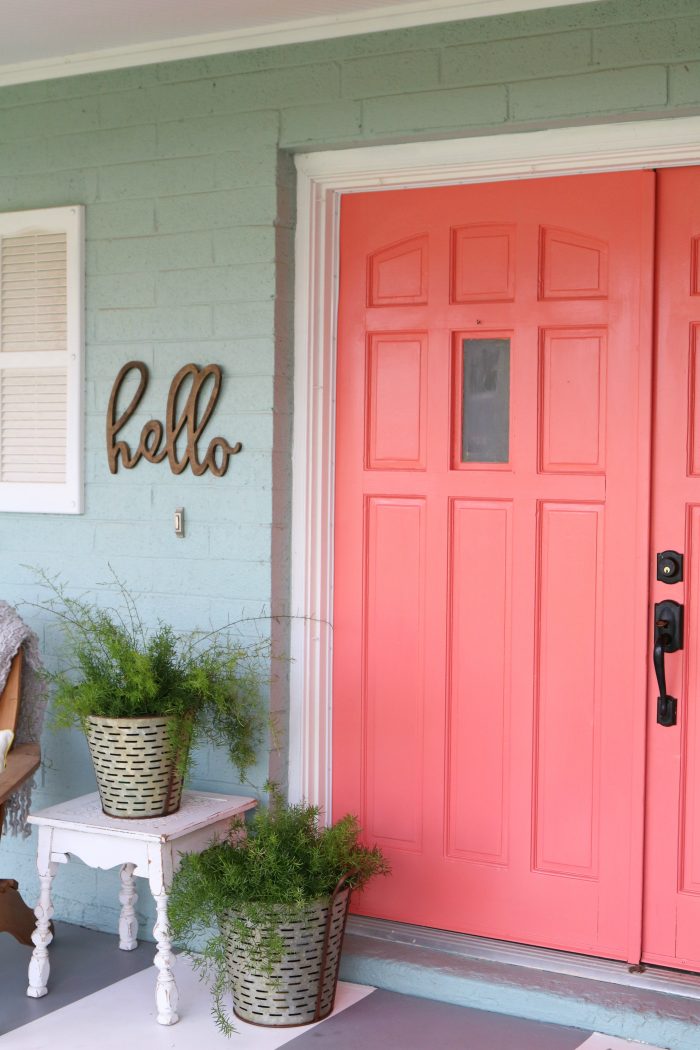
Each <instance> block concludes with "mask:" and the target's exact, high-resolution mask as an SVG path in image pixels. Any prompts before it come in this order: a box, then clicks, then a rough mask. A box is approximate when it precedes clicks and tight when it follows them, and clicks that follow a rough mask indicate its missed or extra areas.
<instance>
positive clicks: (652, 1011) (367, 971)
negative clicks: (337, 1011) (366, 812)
mask: <svg viewBox="0 0 700 1050" xmlns="http://www.w3.org/2000/svg"><path fill="white" fill-rule="evenodd" d="M340 974H341V977H342V978H343V979H344V980H346V981H354V982H358V983H360V984H370V985H375V986H376V987H378V988H386V989H388V990H390V991H395V992H404V993H406V994H409V995H419V996H423V997H425V998H427V999H435V1000H439V1001H442V1002H447V1003H456V1004H457V1005H460V1006H472V1007H476V1008H478V1009H481V1010H491V1011H494V1012H495V1013H501V1014H508V1015H510V1016H514V1017H525V1018H529V1019H531V1020H536V1021H550V1022H553V1023H555V1024H560V1025H570V1026H572V1027H574V1028H583V1029H588V1030H589V1031H590V1030H593V1031H596V1032H603V1033H605V1034H607V1035H612V1036H617V1037H620V1038H623V1039H631V1040H636V1041H638V1042H643V1043H649V1044H651V1045H652V1046H656V1047H667V1048H669V1050H700V977H698V976H697V975H695V974H684V973H677V972H676V971H669V970H662V969H658V968H656V967H646V968H644V969H643V970H642V971H641V972H631V971H630V968H629V967H628V966H627V965H626V964H624V963H617V962H610V961H608V960H599V959H589V958H587V957H584V956H579V955H572V954H569V953H566V952H553V951H546V950H544V949H539V948H528V947H527V946H523V945H508V944H504V943H503V942H499V941H489V940H485V939H482V938H476V937H466V936H462V935H459V934H453V933H445V932H442V931H439V930H427V929H425V928H424V927H418V926H407V925H404V924H401V923H391V922H384V921H382V920H379V919H366V918H361V917H358V916H351V917H350V919H349V920H348V926H347V931H346V936H345V945H344V949H343V957H342V962H341V969H340Z"/></svg>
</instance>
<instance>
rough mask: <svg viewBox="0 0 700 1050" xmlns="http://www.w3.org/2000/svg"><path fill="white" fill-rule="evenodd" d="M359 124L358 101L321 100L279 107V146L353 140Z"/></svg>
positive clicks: (360, 119)
mask: <svg viewBox="0 0 700 1050" xmlns="http://www.w3.org/2000/svg"><path fill="white" fill-rule="evenodd" d="M361 126H362V107H361V106H360V103H359V102H347V101H345V102H322V103H320V104H319V105H316V106H311V105H306V106H292V107H290V108H286V107H285V108H284V109H283V110H282V128H281V132H280V145H281V146H295V145H301V144H304V143H308V142H318V143H324V145H325V144H329V143H333V142H340V141H342V140H343V139H348V138H349V139H353V140H354V139H356V138H357V137H358V135H359V132H360V128H361Z"/></svg>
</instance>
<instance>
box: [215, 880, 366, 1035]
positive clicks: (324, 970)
mask: <svg viewBox="0 0 700 1050" xmlns="http://www.w3.org/2000/svg"><path fill="white" fill-rule="evenodd" d="M344 882H345V879H343V884H344ZM349 899H350V890H349V889H348V888H347V887H346V888H344V889H343V888H341V886H339V887H338V888H337V889H336V891H335V893H333V894H332V895H331V896H330V897H323V898H321V899H319V900H316V901H312V902H311V903H310V904H305V905H303V906H302V907H301V908H300V909H299V912H298V914H295V915H294V917H290V915H289V914H288V912H289V909H288V908H285V909H282V908H281V906H274V905H271V906H269V909H267V916H268V917H267V919H266V920H265V922H264V923H259V922H258V923H252V922H251V920H250V919H249V918H247V917H246V916H245V915H244V914H243V913H241V912H237V911H236V910H235V909H232V910H231V911H229V912H227V913H225V914H224V915H222V917H221V920H220V927H221V932H222V935H223V940H224V944H225V951H226V963H227V968H228V978H229V984H230V990H231V995H232V999H233V1012H234V1013H235V1015H236V1017H238V1018H240V1020H241V1021H247V1022H248V1023H249V1024H255V1025H264V1026H269V1027H276V1028H289V1027H292V1026H296V1025H305V1024H313V1023H314V1022H315V1021H322V1020H323V1019H324V1017H327V1016H328V1015H329V1014H330V1012H331V1011H332V1009H333V1005H334V1003H335V993H336V988H337V985H338V968H339V966H340V952H341V948H342V946H343V935H344V933H345V921H346V918H347V912H348V902H349ZM270 937H272V938H274V939H275V941H276V942H277V944H278V946H279V947H278V950H277V951H276V952H275V957H274V960H273V961H272V962H271V963H266V961H265V959H264V958H261V955H262V956H264V955H265V954H266V950H265V949H264V948H263V949H262V952H261V950H260V944H261V940H262V941H263V942H264V941H266V940H268V939H269V938H270Z"/></svg>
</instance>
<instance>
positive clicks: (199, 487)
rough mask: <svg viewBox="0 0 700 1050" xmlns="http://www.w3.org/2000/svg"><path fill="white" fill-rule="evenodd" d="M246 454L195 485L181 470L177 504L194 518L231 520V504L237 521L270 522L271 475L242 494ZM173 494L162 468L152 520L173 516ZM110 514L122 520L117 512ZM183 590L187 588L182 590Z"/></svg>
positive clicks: (153, 488) (154, 494)
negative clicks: (242, 464) (240, 466)
mask: <svg viewBox="0 0 700 1050" xmlns="http://www.w3.org/2000/svg"><path fill="white" fill-rule="evenodd" d="M245 455H246V453H245V452H240V453H239V455H238V456H234V457H233V459H232V461H231V464H230V466H229V468H228V473H227V474H226V475H225V476H224V477H223V478H214V479H213V481H208V480H207V478H206V476H205V477H202V478H194V481H195V482H196V483H197V484H196V486H195V485H194V484H192V483H190V477H185V475H184V474H181V475H180V477H179V479H178V483H177V490H176V491H177V493H178V498H179V500H181V502H178V503H177V506H184V507H185V508H187V510H188V516H189V518H190V519H191V520H192V521H194V522H203V523H205V524H220V523H222V522H226V521H229V520H231V514H232V508H235V514H236V521H237V522H240V523H244V522H251V523H253V524H258V523H259V524H265V523H266V522H267V523H269V522H270V521H271V520H272V489H271V486H270V484H269V477H268V478H266V479H261V480H260V482H259V484H258V485H257V486H256V487H254V488H248V489H247V490H246V491H245V498H239V496H240V492H239V488H240V487H239V486H238V484H237V481H236V471H237V469H238V464H239V463H240V461H241V458H242V457H244V456H245ZM154 469H155V468H154ZM166 470H167V468H166ZM127 473H128V471H127ZM159 479H160V480H159ZM162 479H165V480H162ZM93 488H94V486H93ZM188 488H189V490H190V491H188ZM173 494H174V492H173V482H172V477H169V476H168V474H167V473H164V472H163V471H161V472H159V473H158V474H157V476H156V480H155V481H154V483H153V484H152V486H151V497H152V506H151V509H150V510H149V512H148V514H146V515H145V517H147V518H148V517H150V519H151V520H153V521H157V520H170V517H171V515H172V512H173ZM140 516H141V515H139V517H140ZM110 517H111V518H114V519H116V520H119V516H118V515H110ZM127 520H128V519H127ZM184 593H186V592H184V591H183V594H184Z"/></svg>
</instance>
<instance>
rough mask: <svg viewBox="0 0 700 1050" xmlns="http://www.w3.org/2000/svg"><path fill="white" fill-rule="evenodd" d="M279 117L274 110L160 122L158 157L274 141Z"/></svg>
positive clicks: (188, 154) (207, 151)
mask: <svg viewBox="0 0 700 1050" xmlns="http://www.w3.org/2000/svg"><path fill="white" fill-rule="evenodd" d="M278 130H279V114H278V113H277V112H275V111H270V112H262V111H261V112H258V113H254V114H253V113H244V114H227V115H226V116H216V117H201V118H198V119H191V120H170V121H167V122H161V123H160V124H159V125H158V129H157V139H158V144H157V155H158V156H159V157H186V156H190V155H193V154H195V155H200V154H207V153H219V152H221V151H224V150H233V149H236V148H240V146H241V144H242V143H245V145H246V148H247V149H253V148H254V147H255V146H256V145H259V144H260V143H268V144H269V143H274V142H276V141H277V136H278Z"/></svg>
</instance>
